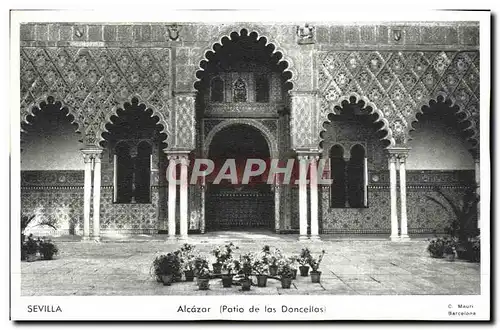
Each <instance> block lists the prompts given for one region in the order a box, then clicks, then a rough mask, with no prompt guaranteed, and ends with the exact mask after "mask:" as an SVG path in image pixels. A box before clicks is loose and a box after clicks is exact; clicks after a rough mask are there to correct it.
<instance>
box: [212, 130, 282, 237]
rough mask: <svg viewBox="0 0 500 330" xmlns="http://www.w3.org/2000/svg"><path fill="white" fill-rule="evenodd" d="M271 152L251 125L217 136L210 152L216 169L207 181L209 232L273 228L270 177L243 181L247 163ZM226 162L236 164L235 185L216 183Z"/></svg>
mask: <svg viewBox="0 0 500 330" xmlns="http://www.w3.org/2000/svg"><path fill="white" fill-rule="evenodd" d="M269 149H270V148H269V145H268V142H267V141H266V138H265V137H264V136H263V134H262V133H261V132H260V131H259V130H258V129H256V128H254V127H252V126H250V125H243V124H234V125H231V126H227V127H225V128H223V129H222V130H220V131H219V132H218V133H216V134H215V136H214V137H213V139H212V140H211V144H210V147H209V153H208V155H209V158H210V159H211V160H213V161H214V163H215V169H216V170H215V171H214V172H215V173H214V175H213V176H211V177H209V178H208V182H207V191H206V203H205V219H206V220H205V224H206V229H207V230H227V229H238V230H241V229H247V230H248V229H273V228H274V224H275V219H274V193H273V192H272V189H271V185H268V184H267V182H266V180H267V177H265V175H260V176H256V177H251V178H250V180H249V181H248V183H246V184H245V183H243V182H242V178H243V171H244V169H245V166H246V161H247V160H248V159H250V158H257V159H263V160H268V159H269V157H270V150H269ZM227 160H234V163H235V165H236V173H237V174H236V175H237V183H236V184H235V182H231V181H230V180H225V179H223V180H220V181H218V180H217V174H218V173H219V171H220V169H221V168H223V166H224V164H225V163H226V164H228V162H227ZM229 171H230V170H229ZM224 172H225V171H224ZM225 173H229V172H225Z"/></svg>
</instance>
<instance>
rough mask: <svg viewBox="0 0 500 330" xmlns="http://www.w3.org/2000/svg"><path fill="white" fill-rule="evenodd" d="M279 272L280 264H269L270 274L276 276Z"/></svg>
mask: <svg viewBox="0 0 500 330" xmlns="http://www.w3.org/2000/svg"><path fill="white" fill-rule="evenodd" d="M277 274H278V266H269V275H271V276H276V275H277Z"/></svg>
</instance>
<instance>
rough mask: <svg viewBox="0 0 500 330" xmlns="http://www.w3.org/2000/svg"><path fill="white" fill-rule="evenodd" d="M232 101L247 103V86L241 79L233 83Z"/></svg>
mask: <svg viewBox="0 0 500 330" xmlns="http://www.w3.org/2000/svg"><path fill="white" fill-rule="evenodd" d="M233 101H234V102H246V101H247V86H246V84H245V82H244V81H243V80H242V79H238V80H236V82H235V83H234V87H233Z"/></svg>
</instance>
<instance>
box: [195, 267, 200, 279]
mask: <svg viewBox="0 0 500 330" xmlns="http://www.w3.org/2000/svg"><path fill="white" fill-rule="evenodd" d="M198 274H200V270H199V269H196V268H195V269H193V275H194V277H198Z"/></svg>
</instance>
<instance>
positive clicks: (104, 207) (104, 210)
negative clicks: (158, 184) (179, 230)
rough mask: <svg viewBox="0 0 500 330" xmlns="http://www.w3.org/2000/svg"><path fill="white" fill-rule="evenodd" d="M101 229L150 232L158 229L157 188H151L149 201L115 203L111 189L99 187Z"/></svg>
mask: <svg viewBox="0 0 500 330" xmlns="http://www.w3.org/2000/svg"><path fill="white" fill-rule="evenodd" d="M101 229H102V230H103V231H112V232H128V233H136V234H137V233H150V232H152V231H153V232H154V231H155V230H158V229H159V223H158V188H153V189H151V203H148V204H115V203H113V189H112V188H111V187H106V188H104V187H103V189H101Z"/></svg>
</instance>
